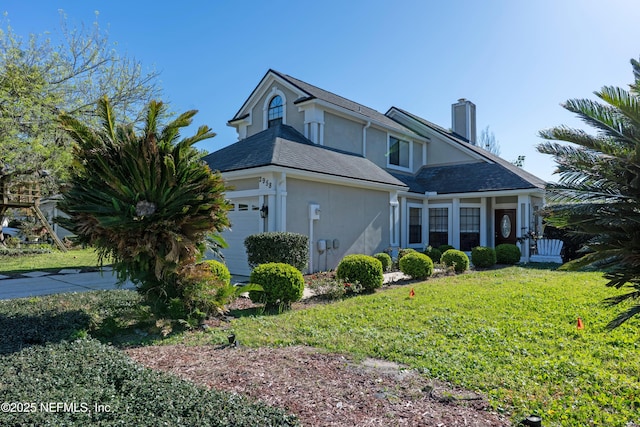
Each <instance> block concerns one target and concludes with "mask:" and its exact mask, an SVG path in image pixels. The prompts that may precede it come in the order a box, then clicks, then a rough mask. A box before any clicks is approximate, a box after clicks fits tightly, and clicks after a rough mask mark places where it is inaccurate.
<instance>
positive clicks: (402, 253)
mask: <svg viewBox="0 0 640 427" xmlns="http://www.w3.org/2000/svg"><path fill="white" fill-rule="evenodd" d="M415 252H417V251H416V250H415V249H413V248H404V249H400V250H399V251H398V262H400V260H401V259H402V257H403V256H405V255H407V254H412V253H415Z"/></svg>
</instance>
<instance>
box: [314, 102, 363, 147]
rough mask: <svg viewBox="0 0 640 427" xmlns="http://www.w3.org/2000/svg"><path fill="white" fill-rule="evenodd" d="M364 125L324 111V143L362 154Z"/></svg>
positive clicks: (327, 145)
mask: <svg viewBox="0 0 640 427" xmlns="http://www.w3.org/2000/svg"><path fill="white" fill-rule="evenodd" d="M363 127H364V125H363V124H361V123H358V122H354V121H352V120H349V119H346V118H344V117H340V116H336V115H334V114H331V113H328V112H326V111H325V113H324V145H325V146H326V147H332V148H338V149H340V150H345V151H348V152H350V153H355V154H362V129H363Z"/></svg>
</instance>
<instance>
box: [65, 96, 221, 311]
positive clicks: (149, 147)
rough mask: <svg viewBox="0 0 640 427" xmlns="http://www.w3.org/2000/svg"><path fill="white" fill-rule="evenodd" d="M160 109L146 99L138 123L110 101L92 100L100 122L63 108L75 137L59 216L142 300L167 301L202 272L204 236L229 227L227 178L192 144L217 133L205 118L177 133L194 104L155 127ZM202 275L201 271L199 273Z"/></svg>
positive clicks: (187, 120) (179, 295)
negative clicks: (119, 119) (119, 120)
mask: <svg viewBox="0 0 640 427" xmlns="http://www.w3.org/2000/svg"><path fill="white" fill-rule="evenodd" d="M164 112H165V106H164V105H163V104H162V103H161V102H151V103H150V104H149V105H148V107H147V111H146V118H145V122H144V128H143V129H142V132H141V133H139V134H138V133H136V131H135V129H134V127H133V125H129V126H123V125H119V126H117V125H116V120H115V117H114V112H113V108H112V107H111V105H110V103H109V101H108V100H107V99H106V98H104V99H102V100H100V101H99V103H98V110H97V113H98V116H99V118H100V120H101V128H99V129H92V128H90V127H89V126H87V125H85V124H83V123H81V122H80V121H78V120H76V119H75V118H73V117H71V116H69V115H62V116H61V117H60V123H61V126H62V128H63V129H64V130H65V131H66V132H67V133H68V135H70V136H71V138H72V139H73V140H74V141H75V142H76V143H77V146H76V147H75V164H74V170H73V172H72V178H71V181H70V184H71V185H70V188H69V190H68V191H67V192H66V193H65V194H64V200H63V201H62V202H61V204H60V207H61V209H62V210H63V211H64V212H66V213H67V214H68V215H69V216H70V217H69V218H68V219H60V220H59V222H60V223H61V224H62V225H63V226H64V227H66V228H68V229H70V230H72V231H73V232H75V233H76V234H77V235H78V236H79V238H80V240H81V241H82V242H84V243H88V244H90V245H92V246H94V247H96V248H97V250H98V253H99V257H100V262H102V261H103V260H107V259H108V260H110V261H112V262H113V263H114V270H115V271H116V272H117V275H118V279H119V280H120V281H124V280H127V279H130V280H131V281H132V282H134V284H135V285H136V286H137V288H138V290H139V291H140V292H141V293H142V294H143V295H145V296H146V297H147V299H148V301H150V302H152V303H154V304H158V305H159V306H164V307H166V306H167V304H169V302H170V301H171V300H172V299H176V298H177V299H181V298H183V297H184V296H185V292H186V291H185V289H186V288H187V287H188V286H189V285H190V284H192V283H190V281H191V282H193V281H200V282H202V280H205V279H207V278H206V277H204V276H206V275H204V273H203V272H202V271H198V269H195V270H194V265H195V263H196V261H197V259H198V258H199V257H200V256H201V255H202V253H203V250H204V248H205V247H204V243H205V242H206V241H207V238H208V236H210V235H212V234H213V235H216V234H217V233H219V232H221V231H222V230H223V229H224V228H225V227H228V225H229V222H228V220H227V216H226V212H227V210H228V204H227V203H226V201H225V198H224V191H225V185H224V183H223V180H222V178H221V176H220V175H219V174H218V173H213V172H212V171H211V170H210V169H209V167H208V166H207V165H206V164H205V163H204V162H203V161H202V160H201V159H200V153H199V152H198V150H197V149H195V148H194V147H193V145H194V144H195V143H196V142H198V141H202V140H205V139H207V138H211V137H213V136H214V135H215V134H214V133H213V132H211V129H209V127H207V126H202V127H200V128H199V129H198V130H197V132H196V134H195V135H194V136H192V137H189V138H183V139H180V133H179V131H180V129H181V128H184V127H186V126H189V125H190V124H191V122H192V118H193V116H194V115H195V114H196V111H188V112H186V113H184V114H182V115H180V116H179V117H178V118H176V119H175V120H173V121H172V122H170V123H168V124H167V125H165V126H164V127H163V128H161V127H160V124H159V117H161V116H162V114H163V113H164ZM203 277H204V278H203Z"/></svg>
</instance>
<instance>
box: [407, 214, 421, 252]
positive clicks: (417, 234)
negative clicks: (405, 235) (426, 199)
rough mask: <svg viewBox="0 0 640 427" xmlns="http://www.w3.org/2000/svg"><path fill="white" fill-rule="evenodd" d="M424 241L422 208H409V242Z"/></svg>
mask: <svg viewBox="0 0 640 427" xmlns="http://www.w3.org/2000/svg"><path fill="white" fill-rule="evenodd" d="M416 243H418V244H419V243H422V208H409V244H410V245H411V244H416Z"/></svg>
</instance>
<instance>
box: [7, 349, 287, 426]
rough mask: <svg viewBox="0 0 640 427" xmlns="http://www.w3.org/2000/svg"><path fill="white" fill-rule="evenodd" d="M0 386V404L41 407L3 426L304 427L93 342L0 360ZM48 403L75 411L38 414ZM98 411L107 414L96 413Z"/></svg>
mask: <svg viewBox="0 0 640 427" xmlns="http://www.w3.org/2000/svg"><path fill="white" fill-rule="evenodd" d="M0 378H2V387H0V400H1V401H3V402H35V403H36V405H37V407H36V410H35V411H33V412H29V413H23V412H13V413H12V412H6V411H3V414H2V425H15V426H18V425H38V426H44V425H67V426H71V425H74V426H88V425H100V426H105V427H106V426H123V425H128V426H149V427H151V426H154V427H155V426H160V425H167V426H220V427H236V426H238V427H239V426H246V427H249V426H251V427H253V426H274V427H275V426H298V425H299V422H298V421H297V419H296V418H295V417H294V416H292V415H287V414H285V413H284V411H283V410H281V409H277V408H273V407H270V406H267V405H266V404H264V403H260V402H252V401H250V400H248V399H247V398H244V397H241V396H240V395H238V394H235V393H224V392H218V391H215V390H209V389H206V388H204V387H199V386H196V385H194V384H192V383H190V382H188V381H185V380H182V379H179V378H177V377H175V376H173V375H170V374H167V373H164V372H159V371H153V370H151V369H148V368H143V367H142V366H140V365H138V364H137V363H135V362H133V361H132V360H131V359H130V358H129V357H127V356H126V355H125V354H124V353H123V352H121V351H119V350H116V349H114V348H113V347H109V346H106V345H103V344H100V343H98V342H97V341H94V340H77V341H74V342H62V343H59V344H48V345H46V346H34V347H31V348H28V349H25V350H22V351H20V352H18V353H14V354H11V355H6V356H2V363H0ZM47 402H67V403H76V404H77V407H76V408H77V410H76V411H72V410H68V411H64V410H59V411H56V412H55V413H49V412H46V411H44V410H40V406H39V405H40V403H43V404H46V403H47ZM81 404H86V405H87V409H88V410H87V411H84V410H83V408H84V407H83V406H81ZM95 404H100V405H105V406H104V407H107V406H108V408H109V411H108V412H107V411H102V412H99V411H95V410H94V405H95Z"/></svg>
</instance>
